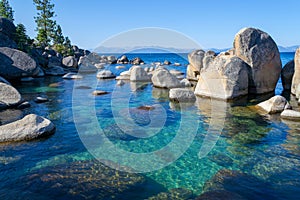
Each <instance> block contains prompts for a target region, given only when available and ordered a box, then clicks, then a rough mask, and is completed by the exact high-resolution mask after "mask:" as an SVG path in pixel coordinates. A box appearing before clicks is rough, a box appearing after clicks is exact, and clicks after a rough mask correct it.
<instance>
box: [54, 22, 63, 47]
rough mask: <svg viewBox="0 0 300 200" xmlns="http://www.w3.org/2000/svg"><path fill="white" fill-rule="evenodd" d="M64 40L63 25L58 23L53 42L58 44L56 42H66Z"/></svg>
mask: <svg viewBox="0 0 300 200" xmlns="http://www.w3.org/2000/svg"><path fill="white" fill-rule="evenodd" d="M64 42H65V38H64V36H63V33H62V29H61V26H60V25H57V26H56V27H55V31H54V33H53V44H54V45H56V44H64Z"/></svg>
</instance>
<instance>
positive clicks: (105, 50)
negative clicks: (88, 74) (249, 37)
mask: <svg viewBox="0 0 300 200" xmlns="http://www.w3.org/2000/svg"><path fill="white" fill-rule="evenodd" d="M299 46H300V45H295V46H289V47H283V46H278V49H279V52H282V53H284V52H295V51H296V49H297V48H298V47H299ZM229 49H230V48H224V49H218V48H208V49H204V50H212V51H214V52H216V53H219V52H223V51H227V50H229ZM193 50H195V49H179V48H174V47H160V46H150V47H142V46H138V47H105V46H100V47H97V48H96V49H93V51H94V52H97V53H104V54H108V53H111V54H115V53H118V54H122V53H189V52H191V51H193Z"/></svg>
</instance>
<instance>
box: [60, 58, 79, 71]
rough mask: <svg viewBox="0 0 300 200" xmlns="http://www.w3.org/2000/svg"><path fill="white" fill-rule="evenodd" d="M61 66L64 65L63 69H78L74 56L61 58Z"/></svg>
mask: <svg viewBox="0 0 300 200" xmlns="http://www.w3.org/2000/svg"><path fill="white" fill-rule="evenodd" d="M62 64H63V65H64V67H71V68H77V67H78V63H77V59H76V58H75V57H74V56H68V57H65V58H63V60H62Z"/></svg>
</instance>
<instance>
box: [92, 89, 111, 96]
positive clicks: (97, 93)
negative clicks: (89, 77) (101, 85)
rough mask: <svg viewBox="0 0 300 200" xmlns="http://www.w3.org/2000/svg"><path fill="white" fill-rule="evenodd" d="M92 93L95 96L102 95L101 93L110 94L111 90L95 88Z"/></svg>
mask: <svg viewBox="0 0 300 200" xmlns="http://www.w3.org/2000/svg"><path fill="white" fill-rule="evenodd" d="M92 94H93V95H94V96H100V95H105V94H109V92H106V91H102V90H95V91H94V92H93V93H92Z"/></svg>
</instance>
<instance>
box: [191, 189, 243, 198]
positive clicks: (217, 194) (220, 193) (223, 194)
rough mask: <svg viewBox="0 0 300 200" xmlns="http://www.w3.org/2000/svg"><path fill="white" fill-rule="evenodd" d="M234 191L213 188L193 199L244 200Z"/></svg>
mask: <svg viewBox="0 0 300 200" xmlns="http://www.w3.org/2000/svg"><path fill="white" fill-rule="evenodd" d="M246 199H247V198H244V197H242V196H240V195H238V194H236V193H233V192H229V191H226V190H213V191H209V192H205V193H203V194H201V195H200V196H198V197H197V198H195V200H246Z"/></svg>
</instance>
